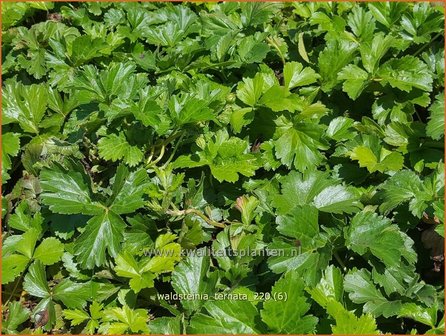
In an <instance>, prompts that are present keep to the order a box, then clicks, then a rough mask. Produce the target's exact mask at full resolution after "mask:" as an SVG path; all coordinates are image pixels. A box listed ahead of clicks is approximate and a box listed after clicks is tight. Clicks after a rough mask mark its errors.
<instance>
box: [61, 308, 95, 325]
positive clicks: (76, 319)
mask: <svg viewBox="0 0 446 336" xmlns="http://www.w3.org/2000/svg"><path fill="white" fill-rule="evenodd" d="M63 316H64V318H66V319H67V320H70V321H71V325H72V326H77V325H79V324H81V323H82V322H84V321H86V320H88V319H90V315H88V314H87V313H86V312H84V311H82V310H79V309H65V310H64V311H63Z"/></svg>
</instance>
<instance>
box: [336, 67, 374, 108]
mask: <svg viewBox="0 0 446 336" xmlns="http://www.w3.org/2000/svg"><path fill="white" fill-rule="evenodd" d="M368 78H369V74H368V73H367V72H366V71H364V70H362V69H361V68H360V67H358V66H357V65H353V64H349V65H347V66H346V67H344V68H343V69H342V70H341V71H340V72H339V74H338V79H340V80H344V84H343V85H342V89H343V91H344V92H346V93H347V94H348V96H349V97H350V98H351V99H353V100H356V98H358V97H359V95H360V94H361V93H362V91H363V90H364V89H365V88H366V86H367V85H368Z"/></svg>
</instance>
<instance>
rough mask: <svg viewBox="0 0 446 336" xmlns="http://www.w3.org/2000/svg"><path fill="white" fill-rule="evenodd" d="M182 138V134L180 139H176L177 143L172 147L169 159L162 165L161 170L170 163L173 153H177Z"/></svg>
mask: <svg viewBox="0 0 446 336" xmlns="http://www.w3.org/2000/svg"><path fill="white" fill-rule="evenodd" d="M183 136H184V133H182V134H181V136H180V138H179V139H178V141H177V143H176V144H175V145H174V146H173V151H172V153H171V154H170V156H169V158H168V159H167V161H166V162H165V163H164V165H163V168H166V167H167V165H168V164H169V163H170V162H171V161H172V159H173V157H174V156H175V153H176V152H177V149H178V147H179V146H180V144H181V140H183Z"/></svg>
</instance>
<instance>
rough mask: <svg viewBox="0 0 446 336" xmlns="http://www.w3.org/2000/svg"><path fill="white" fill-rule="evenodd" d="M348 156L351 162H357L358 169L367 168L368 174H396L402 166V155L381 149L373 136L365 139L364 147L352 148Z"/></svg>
mask: <svg viewBox="0 0 446 336" xmlns="http://www.w3.org/2000/svg"><path fill="white" fill-rule="evenodd" d="M348 155H349V156H350V158H351V159H352V160H357V161H358V162H359V166H360V167H365V168H367V170H368V171H369V172H370V173H374V172H376V171H379V172H386V171H395V172H396V171H399V170H401V169H402V168H403V165H404V157H403V155H402V154H401V153H399V152H396V151H391V150H388V149H386V148H385V147H383V146H382V145H381V144H380V143H379V139H378V138H377V137H375V136H372V137H369V138H367V139H366V140H365V144H364V145H360V146H356V147H354V148H353V149H352V150H351V151H349V152H348Z"/></svg>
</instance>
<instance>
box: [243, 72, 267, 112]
mask: <svg viewBox="0 0 446 336" xmlns="http://www.w3.org/2000/svg"><path fill="white" fill-rule="evenodd" d="M264 87H265V81H264V79H263V75H262V74H261V73H257V74H256V75H255V77H254V78H244V79H243V82H242V83H240V84H239V86H238V87H237V98H238V99H240V100H241V101H242V102H244V103H245V104H246V105H248V106H251V107H254V106H256V105H257V102H258V101H259V99H260V97H261V96H262V93H263V92H264V91H265V88H264Z"/></svg>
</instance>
